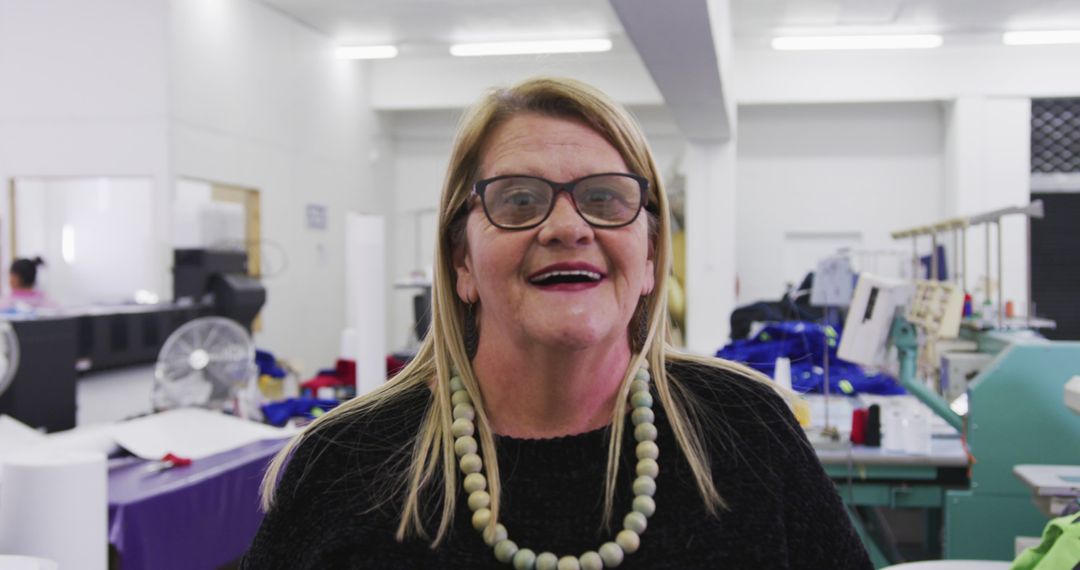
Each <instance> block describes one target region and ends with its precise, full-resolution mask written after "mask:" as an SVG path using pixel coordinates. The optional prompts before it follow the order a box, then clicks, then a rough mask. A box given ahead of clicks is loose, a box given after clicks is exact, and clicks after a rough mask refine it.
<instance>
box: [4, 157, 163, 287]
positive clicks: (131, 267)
mask: <svg viewBox="0 0 1080 570" xmlns="http://www.w3.org/2000/svg"><path fill="white" fill-rule="evenodd" d="M153 190H154V183H153V180H152V179H150V178H104V177H103V178H43V179H28V178H20V179H18V180H17V182H16V186H15V195H16V198H15V200H16V204H17V205H18V206H17V208H18V215H19V224H18V226H17V228H16V240H15V249H16V253H17V255H19V256H20V257H30V258H32V257H34V256H40V257H42V258H43V259H46V260H48V262H47V265H46V268H45V269H46V270H43V271H41V272H40V275H41V280H40V282H39V283H38V284H37V286H38V288H39V289H40V290H42V291H43V292H44V293H45V294H46V295H47V296H48V297H49V298H50V300H51V301H52V302H53V303H55V304H57V305H59V306H67V307H78V306H85V305H91V304H98V303H104V304H115V303H125V302H127V303H130V302H132V301H133V300H134V299H135V296H136V291H140V290H141V291H153V290H154V287H155V286H156V285H157V284H158V282H159V280H160V272H161V267H160V266H161V264H160V262H159V260H158V253H159V251H158V249H157V248H156V247H155V244H154V239H153V238H154V223H153V219H152V218H151V216H150V215H149V214H150V213H151V212H153V200H154V192H153Z"/></svg>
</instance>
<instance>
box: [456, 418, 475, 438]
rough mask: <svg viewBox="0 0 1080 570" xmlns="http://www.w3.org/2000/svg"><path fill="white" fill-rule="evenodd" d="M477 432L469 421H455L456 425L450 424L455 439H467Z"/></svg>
mask: <svg viewBox="0 0 1080 570" xmlns="http://www.w3.org/2000/svg"><path fill="white" fill-rule="evenodd" d="M475 431H476V428H474V427H473V423H472V422H470V421H469V420H465V419H462V420H454V423H452V424H450V433H452V434H454V437H465V436H467V435H472V434H473V433H474V432H475Z"/></svg>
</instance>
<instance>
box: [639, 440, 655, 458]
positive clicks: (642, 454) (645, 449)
mask: <svg viewBox="0 0 1080 570" xmlns="http://www.w3.org/2000/svg"><path fill="white" fill-rule="evenodd" d="M634 451H635V452H636V453H637V458H638V459H653V460H656V459H659V458H660V448H659V447H657V445H656V442H654V441H643V442H641V443H638V444H637V447H636V448H635V449H634Z"/></svg>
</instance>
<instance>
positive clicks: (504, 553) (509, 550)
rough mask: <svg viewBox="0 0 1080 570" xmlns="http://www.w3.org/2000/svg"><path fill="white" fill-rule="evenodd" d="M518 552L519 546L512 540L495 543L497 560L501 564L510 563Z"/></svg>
mask: <svg viewBox="0 0 1080 570" xmlns="http://www.w3.org/2000/svg"><path fill="white" fill-rule="evenodd" d="M517 551H518V546H517V544H514V541H512V540H501V541H499V542H497V543H495V559H496V560H498V561H499V562H504V563H505V562H510V561H511V560H513V559H514V555H515V554H517Z"/></svg>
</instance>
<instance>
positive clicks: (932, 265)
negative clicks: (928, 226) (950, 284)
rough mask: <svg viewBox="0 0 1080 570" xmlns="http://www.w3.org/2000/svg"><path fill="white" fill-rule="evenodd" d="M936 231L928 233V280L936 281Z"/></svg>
mask: <svg viewBox="0 0 1080 570" xmlns="http://www.w3.org/2000/svg"><path fill="white" fill-rule="evenodd" d="M937 261H938V255H937V230H934V231H932V232H930V280H931V281H937V280H938V270H937Z"/></svg>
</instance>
